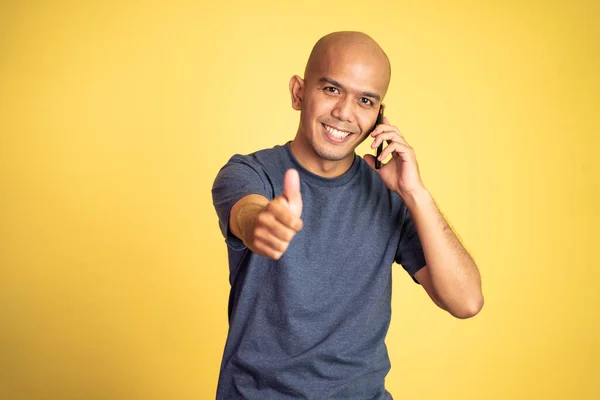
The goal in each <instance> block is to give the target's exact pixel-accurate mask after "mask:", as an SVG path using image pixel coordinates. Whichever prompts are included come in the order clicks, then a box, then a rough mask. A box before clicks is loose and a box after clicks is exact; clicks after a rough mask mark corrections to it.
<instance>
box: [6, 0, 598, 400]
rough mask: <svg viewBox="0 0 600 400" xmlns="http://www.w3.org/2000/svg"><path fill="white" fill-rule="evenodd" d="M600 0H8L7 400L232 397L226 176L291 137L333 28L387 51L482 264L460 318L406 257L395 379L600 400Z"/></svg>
mask: <svg viewBox="0 0 600 400" xmlns="http://www.w3.org/2000/svg"><path fill="white" fill-rule="evenodd" d="M599 4H600V3H598V2H597V1H544V2H542V1H508V2H507V1H487V2H482V1H474V0H472V1H466V0H465V1H463V0H457V1H420V2H408V1H377V2H364V1H361V2H359V1H356V2H354V1H337V0H332V1H313V0H305V1H302V2H280V1H261V0H257V1H252V2H246V1H220V2H203V1H187V2H182V1H178V0H172V1H164V2H158V1H154V2H141V1H103V2H100V1H97V2H76V1H43V0H42V1H3V2H2V3H1V4H0V185H1V186H0V190H1V191H0V398H2V399H7V400H20V399H32V400H37V399H61V400H63V399H110V400H129V399H165V400H166V399H169V400H171V399H210V398H214V395H215V389H216V383H217V377H218V372H219V365H220V362H221V355H222V351H223V346H224V343H225V339H226V335H227V300H228V294H229V283H228V265H227V258H226V247H225V243H224V241H223V238H222V237H221V235H220V232H219V230H218V225H217V217H216V213H215V211H214V208H213V206H212V199H211V193H210V189H211V186H212V182H213V180H214V178H215V176H216V174H217V171H218V170H219V168H220V167H221V166H222V165H223V164H224V163H225V162H226V161H227V160H228V159H229V157H231V156H232V155H233V154H235V153H242V154H246V153H250V152H252V151H255V150H259V149H262V148H267V147H272V146H274V145H276V144H283V143H285V142H287V141H288V140H291V139H292V138H293V137H294V135H295V133H296V129H297V124H298V118H299V113H297V112H296V111H294V110H292V108H291V104H290V97H289V93H288V82H289V79H290V77H291V76H292V75H293V74H300V75H302V73H303V70H304V64H305V62H306V59H307V57H308V54H309V52H310V49H311V48H312V46H313V44H314V43H315V41H316V40H318V39H319V38H320V37H321V36H323V35H325V34H327V33H329V32H332V31H336V30H360V31H364V32H366V33H368V34H370V35H371V36H372V37H373V38H374V39H376V40H377V41H378V42H379V43H380V44H381V46H382V47H383V48H384V49H385V51H386V52H387V54H388V55H389V57H390V59H391V63H392V80H391V85H390V89H389V91H388V96H387V97H386V99H385V103H386V105H387V108H386V114H387V116H388V117H389V119H390V122H391V123H392V124H393V125H397V126H398V127H399V128H400V130H401V131H402V133H403V134H404V136H405V137H406V139H407V140H408V142H409V143H410V144H411V145H412V146H413V147H414V148H415V151H416V154H417V160H418V162H419V166H420V169H421V174H422V178H423V181H424V182H425V184H426V186H427V187H428V189H429V190H430V191H431V193H432V194H433V196H434V197H435V199H436V200H437V202H438V204H439V205H440V207H441V209H442V211H443V212H444V213H445V215H446V216H447V218H448V220H449V221H450V223H451V225H452V226H453V227H454V229H456V231H457V232H458V234H459V236H460V238H461V239H462V240H463V242H464V244H465V246H466V247H467V249H468V250H469V251H470V252H471V254H472V255H473V257H474V259H475V260H476V262H477V264H478V265H479V267H480V270H481V274H482V277H483V287H484V294H485V301H486V303H485V307H484V309H483V311H482V312H481V313H480V314H479V315H478V316H477V317H475V318H473V319H470V320H464V321H463V320H457V319H454V318H452V317H451V316H450V315H449V314H446V313H445V312H443V311H441V310H439V309H437V308H436V307H435V306H434V304H433V303H432V302H431V301H430V300H429V298H428V297H427V295H426V294H425V292H424V291H423V290H422V288H421V287H419V286H418V285H415V284H414V283H413V282H412V281H411V279H410V278H409V277H408V276H407V275H406V273H405V272H404V271H403V270H402V268H401V267H400V266H395V268H394V283H393V317H392V318H393V321H392V324H391V327H390V330H389V334H388V338H387V345H388V349H389V353H390V357H391V361H392V369H391V371H390V373H389V375H388V379H387V388H388V390H390V392H391V393H392V394H393V395H394V397H395V398H398V399H461V400H462V399H498V400H506V399H527V400H531V399H544V400H547V399H590V400H591V399H598V398H600V386H599V385H598V377H599V376H600V360H599V356H600V343H599V341H600V339H599V337H600V328H599V312H598V307H599V306H600V295H599V289H600V287H599V284H598V280H599V279H600V273H599V272H598V268H599V261H600V257H599V256H598V252H597V250H598V246H599V243H598V237H599V235H598V226H599V224H600V218H599V215H598V211H597V210H598V204H599V202H600V196H599V187H598V186H599V182H600V177H599V174H598V173H599V172H600V164H599V162H598V159H597V154H598V152H599V151H600V146H599V139H598V137H599V135H600V118H599V111H598V109H599V106H600V101H599V99H598V93H599V92H600V79H599V74H598V71H599V70H600V51H599V49H600V28H599V26H600V24H599V23H598V22H599V21H600V6H599ZM370 151H371V150H370V149H369V148H368V146H367V145H363V146H361V147H360V148H359V154H361V155H362V154H364V153H366V152H370Z"/></svg>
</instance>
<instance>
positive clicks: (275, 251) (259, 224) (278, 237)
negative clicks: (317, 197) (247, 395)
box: [252, 169, 302, 260]
mask: <svg viewBox="0 0 600 400" xmlns="http://www.w3.org/2000/svg"><path fill="white" fill-rule="evenodd" d="M301 215H302V196H301V194H300V176H299V175H298V171H296V170H295V169H289V170H287V171H286V173H285V176H284V178H283V193H282V194H280V195H279V196H277V197H276V198H274V199H273V200H272V201H270V202H269V204H267V206H266V207H265V208H264V210H263V211H261V212H260V213H259V214H258V217H257V220H256V225H255V226H254V229H253V232H252V233H253V235H252V236H253V246H252V247H253V248H254V249H253V250H254V252H255V253H258V254H261V255H264V256H267V257H269V258H272V259H273V260H279V259H280V258H281V256H282V255H283V253H285V252H286V250H287V248H288V246H289V245H290V242H291V241H292V239H293V238H294V236H296V233H297V232H298V231H300V230H301V229H302V219H300V216H301Z"/></svg>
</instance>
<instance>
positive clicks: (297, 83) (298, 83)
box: [290, 75, 304, 111]
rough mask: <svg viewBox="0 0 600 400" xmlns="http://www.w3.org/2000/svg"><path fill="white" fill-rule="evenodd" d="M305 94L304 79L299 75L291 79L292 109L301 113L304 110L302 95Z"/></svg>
mask: <svg viewBox="0 0 600 400" xmlns="http://www.w3.org/2000/svg"><path fill="white" fill-rule="evenodd" d="M303 93H304V79H302V78H300V77H299V76H298V75H294V76H292V79H290V94H291V95H292V108H293V109H294V110H296V111H300V109H301V108H302V95H303Z"/></svg>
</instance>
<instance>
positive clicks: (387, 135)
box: [364, 117, 425, 197]
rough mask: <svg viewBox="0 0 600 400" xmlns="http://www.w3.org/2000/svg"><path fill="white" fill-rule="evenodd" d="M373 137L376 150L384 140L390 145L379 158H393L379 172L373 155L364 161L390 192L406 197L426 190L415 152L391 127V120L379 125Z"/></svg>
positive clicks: (368, 155)
mask: <svg viewBox="0 0 600 400" xmlns="http://www.w3.org/2000/svg"><path fill="white" fill-rule="evenodd" d="M371 136H373V137H374V138H375V140H374V141H373V144H372V145H371V147H372V148H374V149H375V148H377V146H379V144H380V143H382V142H383V141H384V140H385V141H387V143H388V145H387V146H386V147H385V148H384V149H383V151H382V152H381V154H380V156H379V157H378V158H379V160H380V161H383V160H384V159H385V158H386V157H387V156H388V155H390V154H391V155H392V158H391V160H390V161H388V162H387V164H383V163H382V165H381V168H380V169H378V170H377V169H375V157H374V156H373V155H371V154H367V155H365V156H364V159H365V161H366V162H367V164H369V166H370V167H371V168H373V169H374V170H375V171H377V172H378V173H379V175H380V176H381V179H382V180H383V182H384V183H385V184H386V186H387V187H388V188H389V189H390V190H392V191H394V192H396V193H398V194H399V195H400V196H402V197H404V196H405V195H408V194H411V193H415V192H417V191H419V190H423V189H425V187H424V185H423V183H422V182H421V177H420V175H419V167H418V165H417V158H416V156H415V152H414V150H413V148H412V147H411V146H410V145H409V144H408V143H407V142H406V139H404V137H403V136H402V134H401V133H400V131H399V130H398V128H396V127H395V126H391V125H390V122H389V120H388V119H387V118H386V117H384V118H383V124H380V125H377V127H376V128H375V129H374V130H373V132H372V133H371Z"/></svg>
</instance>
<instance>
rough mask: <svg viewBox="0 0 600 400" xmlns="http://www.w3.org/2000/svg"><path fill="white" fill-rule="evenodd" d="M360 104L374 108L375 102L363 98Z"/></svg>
mask: <svg viewBox="0 0 600 400" xmlns="http://www.w3.org/2000/svg"><path fill="white" fill-rule="evenodd" d="M360 102H361V104H364V105H366V106H372V105H373V102H372V101H371V100H370V99H367V98H366V97H361V98H360Z"/></svg>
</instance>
